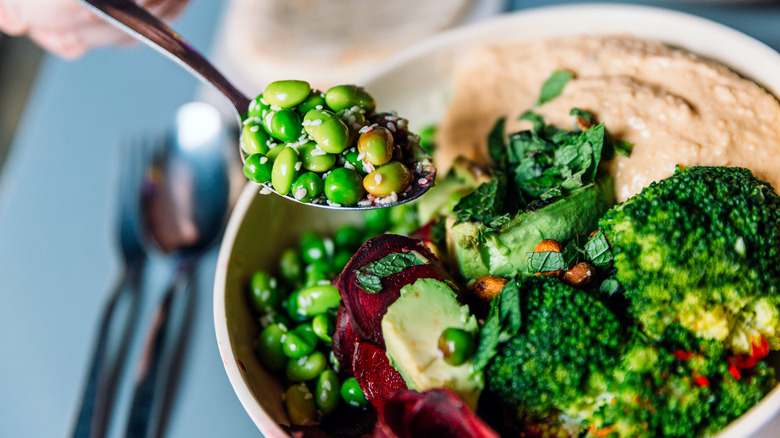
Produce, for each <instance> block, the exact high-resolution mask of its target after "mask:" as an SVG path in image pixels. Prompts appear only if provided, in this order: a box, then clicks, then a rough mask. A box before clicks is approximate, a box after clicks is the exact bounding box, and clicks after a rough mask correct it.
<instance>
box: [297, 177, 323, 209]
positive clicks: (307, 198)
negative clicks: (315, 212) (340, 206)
mask: <svg viewBox="0 0 780 438" xmlns="http://www.w3.org/2000/svg"><path fill="white" fill-rule="evenodd" d="M324 184H325V183H323V182H322V177H320V176H319V175H317V174H316V173H314V172H306V173H304V174H302V175H301V176H299V177H298V179H296V180H295V182H294V183H293V185H292V187H291V188H290V193H292V195H293V197H294V198H295V199H297V200H299V201H301V202H311V200H312V199H314V198H316V197H317V196H319V195H321V194H322V192H323V187H324Z"/></svg>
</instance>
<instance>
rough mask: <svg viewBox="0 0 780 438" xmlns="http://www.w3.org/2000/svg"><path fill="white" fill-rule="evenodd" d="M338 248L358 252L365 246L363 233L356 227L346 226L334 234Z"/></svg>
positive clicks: (334, 240)
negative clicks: (361, 246) (357, 250)
mask: <svg viewBox="0 0 780 438" xmlns="http://www.w3.org/2000/svg"><path fill="white" fill-rule="evenodd" d="M333 243H335V244H336V248H340V249H346V250H350V251H352V250H356V249H358V248H359V247H360V245H362V244H363V233H362V232H361V231H360V230H359V229H358V227H356V226H354V225H344V226H342V227H340V228H339V229H338V230H336V232H335V233H334V234H333Z"/></svg>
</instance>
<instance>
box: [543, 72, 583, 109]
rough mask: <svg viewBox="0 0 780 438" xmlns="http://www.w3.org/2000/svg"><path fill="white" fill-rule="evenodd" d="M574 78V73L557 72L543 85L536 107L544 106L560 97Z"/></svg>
mask: <svg viewBox="0 0 780 438" xmlns="http://www.w3.org/2000/svg"><path fill="white" fill-rule="evenodd" d="M572 78H574V73H572V72H569V71H566V70H555V71H554V72H553V73H552V74H551V75H550V77H549V78H547V80H546V81H545V82H544V84H543V85H542V91H541V92H540V93H539V98H538V99H537V100H536V106H539V105H543V104H545V103H547V102H549V101H551V100H553V99H555V98H556V97H558V96H559V95H560V94H561V93H562V92H563V89H564V88H565V87H566V84H568V83H569V81H570V80H572Z"/></svg>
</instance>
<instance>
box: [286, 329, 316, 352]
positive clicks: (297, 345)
mask: <svg viewBox="0 0 780 438" xmlns="http://www.w3.org/2000/svg"><path fill="white" fill-rule="evenodd" d="M318 339H319V338H317V335H316V334H314V331H313V330H312V329H311V326H308V327H307V326H306V325H305V324H304V325H300V326H298V327H296V328H295V329H293V330H290V331H289V332H287V334H286V335H285V337H284V339H282V351H283V352H284V355H285V356H287V357H289V358H290V359H299V358H301V357H303V356H308V355H309V354H311V353H312V352H313V351H314V349H315V348H316V347H317V341H318Z"/></svg>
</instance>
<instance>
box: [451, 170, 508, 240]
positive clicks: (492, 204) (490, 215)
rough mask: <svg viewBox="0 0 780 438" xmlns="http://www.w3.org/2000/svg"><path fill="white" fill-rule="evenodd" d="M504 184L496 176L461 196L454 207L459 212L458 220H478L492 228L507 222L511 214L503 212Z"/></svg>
mask: <svg viewBox="0 0 780 438" xmlns="http://www.w3.org/2000/svg"><path fill="white" fill-rule="evenodd" d="M504 185H505V184H504V182H503V180H502V179H501V178H495V179H493V181H490V182H486V183H483V184H482V185H480V186H479V187H477V190H475V191H474V192H472V193H470V194H468V195H466V196H464V197H463V198H461V200H460V201H459V202H458V204H457V205H456V206H455V209H454V211H455V212H456V213H457V214H458V222H459V223H460V222H473V221H477V222H482V223H483V224H485V225H487V226H488V227H491V228H498V227H500V226H501V225H503V224H505V223H507V222H508V221H509V214H506V213H503V212H502V207H503V199H504V190H505V189H504Z"/></svg>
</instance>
